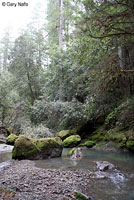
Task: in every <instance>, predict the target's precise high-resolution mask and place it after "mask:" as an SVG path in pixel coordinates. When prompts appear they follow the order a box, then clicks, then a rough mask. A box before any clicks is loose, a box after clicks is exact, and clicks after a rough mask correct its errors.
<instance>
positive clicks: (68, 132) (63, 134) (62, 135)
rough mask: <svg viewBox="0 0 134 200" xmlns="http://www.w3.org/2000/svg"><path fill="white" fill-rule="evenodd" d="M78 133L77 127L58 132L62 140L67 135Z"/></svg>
mask: <svg viewBox="0 0 134 200" xmlns="http://www.w3.org/2000/svg"><path fill="white" fill-rule="evenodd" d="M76 134H77V130H76V129H72V130H63V131H60V132H58V133H57V136H58V137H60V138H61V139H62V140H65V139H66V138H67V137H69V136H71V135H76Z"/></svg>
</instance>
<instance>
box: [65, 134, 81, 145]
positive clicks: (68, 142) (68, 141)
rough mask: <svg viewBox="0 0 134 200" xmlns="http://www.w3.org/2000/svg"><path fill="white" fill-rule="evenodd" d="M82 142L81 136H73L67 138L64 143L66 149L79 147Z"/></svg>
mask: <svg viewBox="0 0 134 200" xmlns="http://www.w3.org/2000/svg"><path fill="white" fill-rule="evenodd" d="M80 142H81V137H80V136H79V135H72V136H70V137H67V138H66V139H65V140H64V141H63V145H64V147H66V148H68V147H75V146H77V145H78V144H79V143H80Z"/></svg>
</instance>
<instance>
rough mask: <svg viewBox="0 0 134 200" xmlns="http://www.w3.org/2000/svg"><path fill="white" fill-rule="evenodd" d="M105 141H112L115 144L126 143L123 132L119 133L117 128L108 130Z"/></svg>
mask: <svg viewBox="0 0 134 200" xmlns="http://www.w3.org/2000/svg"><path fill="white" fill-rule="evenodd" d="M106 138H107V140H108V141H109V140H112V141H114V142H117V143H121V142H123V143H125V142H126V140H127V139H126V136H125V134H124V133H123V132H119V131H118V129H117V128H114V129H110V130H109V131H108V132H107V134H106Z"/></svg>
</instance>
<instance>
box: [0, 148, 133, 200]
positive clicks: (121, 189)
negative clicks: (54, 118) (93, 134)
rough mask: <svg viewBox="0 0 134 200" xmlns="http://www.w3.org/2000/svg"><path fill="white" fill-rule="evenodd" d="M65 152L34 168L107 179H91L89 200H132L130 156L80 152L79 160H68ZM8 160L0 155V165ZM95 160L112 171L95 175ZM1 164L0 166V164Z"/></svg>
mask: <svg viewBox="0 0 134 200" xmlns="http://www.w3.org/2000/svg"><path fill="white" fill-rule="evenodd" d="M67 151H68V150H66V149H64V151H63V155H62V157H61V158H53V159H46V160H37V161H35V166H36V167H38V168H44V169H64V170H75V169H85V170H86V171H87V170H89V173H90V171H91V172H94V174H96V173H97V174H98V173H99V175H100V176H101V175H102V176H105V177H107V178H91V183H90V184H89V185H87V195H89V196H92V198H93V200H134V154H130V153H117V152H116V153H113V152H104V151H102V152H101V151H97V150H92V149H91V150H83V151H82V152H83V158H82V159H81V160H80V161H75V160H70V159H69V158H68V157H67V156H66V155H67ZM9 159H11V153H1V154H0V162H4V161H7V160H9ZM96 161H108V162H110V163H112V164H114V165H115V170H112V171H106V172H98V170H97V168H96V164H95V162H96ZM1 164H2V163H1Z"/></svg>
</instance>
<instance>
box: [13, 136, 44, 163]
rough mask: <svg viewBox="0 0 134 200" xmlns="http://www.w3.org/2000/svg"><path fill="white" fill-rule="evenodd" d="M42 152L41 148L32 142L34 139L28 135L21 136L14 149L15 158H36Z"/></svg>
mask: <svg viewBox="0 0 134 200" xmlns="http://www.w3.org/2000/svg"><path fill="white" fill-rule="evenodd" d="M39 153H40V150H39V149H38V148H37V146H36V145H35V144H34V143H33V142H32V140H31V139H30V138H28V137H26V136H20V137H18V139H17V140H16V141H15V143H14V148H13V151H12V158H13V159H19V160H22V159H35V158H36V157H37V155H38V154H39Z"/></svg>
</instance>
